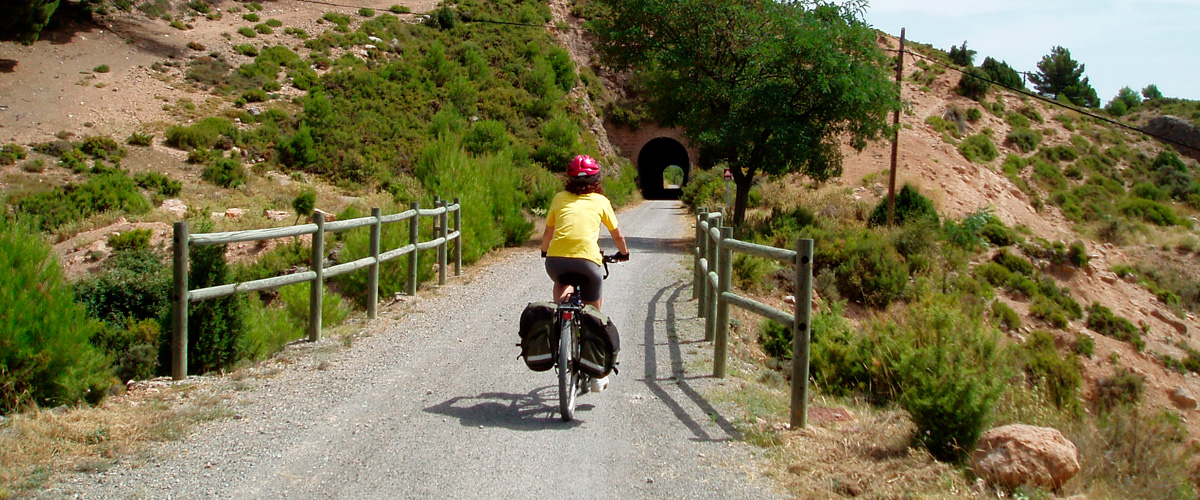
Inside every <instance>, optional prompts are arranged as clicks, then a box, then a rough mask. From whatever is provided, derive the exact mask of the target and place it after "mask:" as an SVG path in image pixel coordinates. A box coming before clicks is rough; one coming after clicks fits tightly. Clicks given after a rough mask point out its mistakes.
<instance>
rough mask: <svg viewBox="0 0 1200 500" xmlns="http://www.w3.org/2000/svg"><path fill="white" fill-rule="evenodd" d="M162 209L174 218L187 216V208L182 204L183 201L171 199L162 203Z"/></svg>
mask: <svg viewBox="0 0 1200 500" xmlns="http://www.w3.org/2000/svg"><path fill="white" fill-rule="evenodd" d="M162 209H163V211H164V212H167V213H169V214H171V215H174V216H175V217H176V218H180V219H182V218H184V217H186V216H187V211H188V207H187V205H184V204H183V201H181V200H177V199H175V198H171V199H169V200H166V201H164V202H163V203H162Z"/></svg>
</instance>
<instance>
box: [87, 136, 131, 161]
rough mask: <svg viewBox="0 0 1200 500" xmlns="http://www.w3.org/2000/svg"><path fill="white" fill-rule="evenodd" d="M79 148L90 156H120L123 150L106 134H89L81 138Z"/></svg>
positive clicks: (107, 157) (122, 154) (123, 152)
mask: <svg viewBox="0 0 1200 500" xmlns="http://www.w3.org/2000/svg"><path fill="white" fill-rule="evenodd" d="M79 149H80V150H81V151H83V152H84V153H85V154H87V155H90V156H91V157H92V158H104V159H111V158H120V157H122V156H125V151H124V150H123V149H121V145H120V144H117V141H116V140H114V139H113V138H112V137H109V136H107V135H89V136H87V137H84V138H83V142H82V143H81V144H80V145H79Z"/></svg>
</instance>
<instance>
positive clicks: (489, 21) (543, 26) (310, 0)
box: [296, 0, 587, 31]
mask: <svg viewBox="0 0 1200 500" xmlns="http://www.w3.org/2000/svg"><path fill="white" fill-rule="evenodd" d="M296 1H297V2H304V3H312V4H318V5H329V6H332V7H345V8H347V9H371V10H378V9H375V8H374V7H367V6H365V5H349V4H344V3H337V2H326V1H323V0H296ZM411 14H414V15H418V16H428V15H430V14H428V13H426V14H418V13H416V12H412V13H411ZM460 20H461V21H462V22H464V23H484V24H503V25H507V26H523V27H528V28H541V29H552V30H564V29H568V30H579V31H587V28H584V27H578V28H576V27H574V26H567V27H565V28H564V27H560V26H556V25H553V24H533V23H517V22H511V21H496V20H492V19H475V18H465V17H463V18H460Z"/></svg>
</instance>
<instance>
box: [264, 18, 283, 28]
mask: <svg viewBox="0 0 1200 500" xmlns="http://www.w3.org/2000/svg"><path fill="white" fill-rule="evenodd" d="M265 24H266V25H267V26H270V27H272V28H278V27H280V26H283V21H280V20H278V19H267V21H266V23H265Z"/></svg>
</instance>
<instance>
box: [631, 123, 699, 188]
mask: <svg viewBox="0 0 1200 500" xmlns="http://www.w3.org/2000/svg"><path fill="white" fill-rule="evenodd" d="M637 165H638V179H639V180H640V181H641V185H642V197H643V198H646V199H647V200H677V199H679V196H680V194H682V190H681V188H682V187H683V185H684V184H687V181H688V177H689V174H690V173H691V170H692V169H691V159H690V158H688V152H687V149H685V148H684V147H683V144H680V143H679V141H676V140H675V139H671V138H669V137H659V138H657V139H653V140H651V141H649V142H647V143H646V145H645V146H642V150H641V151H640V152H639V153H638V157H637ZM672 167H675V168H672ZM668 169H670V172H668ZM680 170H682V175H680V172H679V171H680ZM664 174H665V175H664Z"/></svg>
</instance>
